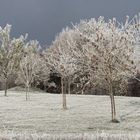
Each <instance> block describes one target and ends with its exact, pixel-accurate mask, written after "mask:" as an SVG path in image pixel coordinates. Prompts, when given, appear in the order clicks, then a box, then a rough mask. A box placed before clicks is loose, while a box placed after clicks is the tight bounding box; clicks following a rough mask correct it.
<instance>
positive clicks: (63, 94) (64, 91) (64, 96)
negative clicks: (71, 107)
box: [61, 77, 67, 110]
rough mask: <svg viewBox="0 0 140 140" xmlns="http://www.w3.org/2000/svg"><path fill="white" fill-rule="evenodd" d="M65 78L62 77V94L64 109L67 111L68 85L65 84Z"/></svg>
mask: <svg viewBox="0 0 140 140" xmlns="http://www.w3.org/2000/svg"><path fill="white" fill-rule="evenodd" d="M64 81H65V80H64V78H62V77H61V92H62V104H63V109H64V110H66V109H67V102H66V84H64Z"/></svg>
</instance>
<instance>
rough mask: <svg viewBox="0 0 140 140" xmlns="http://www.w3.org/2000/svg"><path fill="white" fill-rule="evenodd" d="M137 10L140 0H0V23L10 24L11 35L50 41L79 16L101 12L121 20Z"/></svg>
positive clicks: (88, 16) (95, 14) (107, 16)
mask: <svg viewBox="0 0 140 140" xmlns="http://www.w3.org/2000/svg"><path fill="white" fill-rule="evenodd" d="M139 12H140V0H0V25H1V26H4V25H5V24H6V23H9V24H12V26H13V29H12V35H14V36H16V37H17V36H19V35H20V34H25V33H29V38H30V39H37V40H38V41H40V43H41V44H50V43H51V41H52V40H54V38H55V36H56V34H57V33H59V32H60V31H61V30H62V28H63V27H66V26H67V25H71V22H73V23H75V22H79V21H80V19H89V18H93V17H96V18H97V17H99V16H104V17H105V18H106V19H108V18H112V17H116V18H117V19H118V20H120V21H121V20H122V19H123V18H124V17H125V15H130V17H132V16H133V15H135V14H137V13H139Z"/></svg>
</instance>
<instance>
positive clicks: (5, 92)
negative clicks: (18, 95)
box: [4, 78, 8, 97]
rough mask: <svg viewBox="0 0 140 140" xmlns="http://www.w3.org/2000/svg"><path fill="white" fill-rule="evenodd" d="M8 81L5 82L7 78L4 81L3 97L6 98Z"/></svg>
mask: <svg viewBox="0 0 140 140" xmlns="http://www.w3.org/2000/svg"><path fill="white" fill-rule="evenodd" d="M7 82H8V80H7V78H6V79H5V87H4V96H6V97H7V88H8V83H7Z"/></svg>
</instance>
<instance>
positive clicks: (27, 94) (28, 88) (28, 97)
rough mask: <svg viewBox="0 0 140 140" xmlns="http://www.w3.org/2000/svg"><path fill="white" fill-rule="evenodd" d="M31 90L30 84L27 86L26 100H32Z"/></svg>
mask: <svg viewBox="0 0 140 140" xmlns="http://www.w3.org/2000/svg"><path fill="white" fill-rule="evenodd" d="M29 91H30V86H29V85H28V86H26V101H28V100H30V95H29Z"/></svg>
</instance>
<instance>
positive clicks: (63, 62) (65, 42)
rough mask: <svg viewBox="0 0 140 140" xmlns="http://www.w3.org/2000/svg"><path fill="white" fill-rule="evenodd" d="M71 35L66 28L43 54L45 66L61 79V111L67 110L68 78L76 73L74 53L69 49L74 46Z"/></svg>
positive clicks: (71, 32)
mask: <svg viewBox="0 0 140 140" xmlns="http://www.w3.org/2000/svg"><path fill="white" fill-rule="evenodd" d="M72 35H73V31H72V30H70V29H68V28H67V29H66V30H63V31H62V32H61V33H60V34H59V35H58V36H57V37H56V39H55V41H54V42H53V44H52V46H51V47H50V48H49V49H48V50H47V51H46V54H45V58H46V62H47V64H48V65H49V66H50V67H51V69H52V70H53V72H54V73H58V74H59V75H60V77H61V92H62V99H63V100H62V101H63V109H67V103H66V91H67V88H66V87H69V86H67V82H68V78H70V76H72V75H74V74H75V73H76V71H77V64H76V63H77V62H76V61H77V59H76V58H75V57H74V51H73V50H72V48H71V47H72V46H73V45H74V42H73V39H72Z"/></svg>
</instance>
